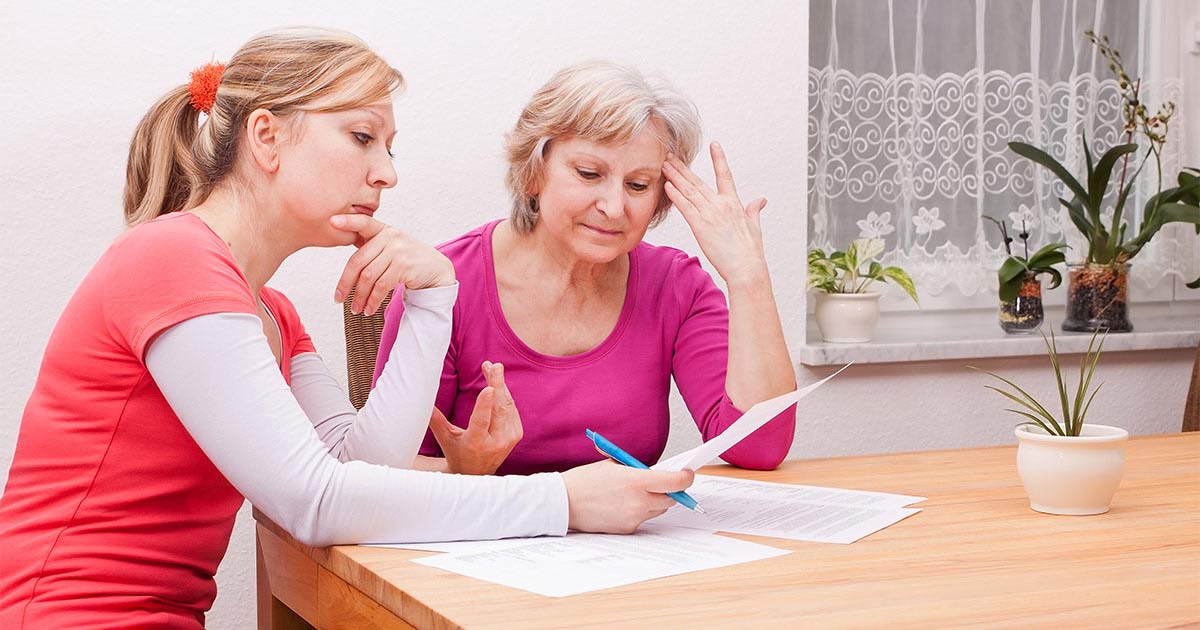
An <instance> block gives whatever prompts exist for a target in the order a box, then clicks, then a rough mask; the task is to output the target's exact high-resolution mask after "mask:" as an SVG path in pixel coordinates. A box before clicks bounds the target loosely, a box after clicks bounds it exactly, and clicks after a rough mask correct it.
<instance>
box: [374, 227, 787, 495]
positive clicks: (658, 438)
mask: <svg viewBox="0 0 1200 630" xmlns="http://www.w3.org/2000/svg"><path fill="white" fill-rule="evenodd" d="M499 223H500V221H499V220H497V221H493V222H491V223H488V224H486V225H484V226H482V227H479V228H476V229H474V230H472V231H470V232H468V233H466V234H464V235H462V236H460V237H459V238H457V239H454V240H452V241H450V242H448V243H445V244H443V245H441V246H439V247H438V249H440V250H441V251H442V253H443V254H445V255H446V256H447V257H448V258H450V260H451V261H452V262H453V263H454V268H455V272H456V273H457V275H458V282H459V289H458V303H457V304H455V306H454V328H453V332H452V333H451V337H450V348H449V350H448V352H447V354H446V364H445V367H444V369H443V370H442V383H441V388H440V390H439V392H438V396H437V407H438V409H440V410H442V412H443V413H445V414H446V417H447V418H449V419H450V421H451V422H453V423H454V424H456V425H459V426H464V427H465V426H466V423H467V420H468V418H470V416H471V410H472V409H473V408H474V405H475V398H476V396H478V395H479V392H480V391H481V390H482V389H483V388H484V387H486V385H487V382H486V380H485V379H484V377H483V373H482V370H481V368H480V366H481V364H482V363H483V362H484V361H485V360H486V361H493V362H499V363H503V364H504V375H505V380H506V381H507V383H508V387H509V390H510V391H511V392H512V395H513V398H514V399H515V401H516V403H517V408H518V409H519V410H520V412H521V421H522V424H523V427H524V434H525V435H524V437H523V438H522V439H521V441H520V442H519V443H518V444H517V446H516V448H514V449H513V451H512V453H510V454H509V456H508V459H507V460H505V462H504V464H502V465H501V466H500V469H499V470H498V471H497V474H530V473H535V472H546V471H564V470H567V469H570V468H573V467H575V466H578V465H581V464H586V463H589V462H594V461H597V460H599V459H601V458H602V456H601V455H600V454H599V453H597V452H596V450H595V448H594V447H593V446H592V443H591V441H590V440H588V439H587V437H585V435H584V430H585V429H593V430H595V431H597V432H599V433H600V434H601V435H603V436H604V437H606V438H608V439H609V440H611V441H613V442H614V443H616V444H618V445H619V446H621V447H622V448H624V449H625V450H626V451H628V452H629V453H630V454H631V455H633V456H634V457H637V458H638V459H639V460H641V461H642V462H645V463H646V464H652V463H654V462H657V461H658V459H659V457H660V456H661V455H662V452H663V449H664V448H665V447H666V444H667V432H668V430H669V428H670V420H671V414H670V409H669V408H668V405H667V397H668V395H669V394H670V391H671V377H672V376H673V377H674V378H675V383H676V385H677V386H678V388H679V392H680V394H682V396H683V399H684V401H685V402H686V403H687V406H688V409H689V410H690V411H691V414H692V417H693V418H694V419H695V421H696V425H697V426H698V427H699V429H700V433H701V435H702V437H703V438H704V439H705V440H709V439H711V438H713V437H715V436H717V435H719V434H720V433H721V431H723V430H724V429H725V427H727V426H729V425H730V424H731V423H732V422H733V421H734V420H736V419H737V418H738V417H739V416H740V415H741V414H742V411H741V410H739V409H737V408H736V407H734V406H733V404H732V403H731V402H730V401H729V397H728V396H727V395H726V394H725V368H726V365H727V358H728V344H729V309H728V307H727V306H726V304H725V296H724V294H723V293H721V291H720V289H718V288H717V286H716V285H715V284H714V283H713V281H712V278H711V277H709V275H708V273H707V272H705V271H704V269H703V268H702V267H701V266H700V262H699V261H698V260H697V259H696V258H695V257H693V256H688V255H687V254H686V253H684V252H682V251H680V250H677V249H674V248H670V247H659V246H655V245H650V244H648V243H644V242H643V243H640V244H639V245H638V246H637V247H635V248H634V249H633V251H632V252H630V253H629V283H628V286H627V288H626V294H625V304H624V306H623V308H622V310H621V315H620V317H619V319H618V320H617V324H616V326H615V327H614V328H613V331H612V332H611V333H610V334H609V336H608V338H607V339H605V340H604V341H603V342H602V343H601V344H600V345H598V346H596V347H595V348H593V349H591V350H589V351H587V352H584V353H582V354H576V355H571V356H566V357H555V356H548V355H545V354H542V353H540V352H537V351H535V350H533V349H531V348H530V347H529V346H527V345H525V343H524V342H522V341H521V339H520V338H518V337H517V335H516V333H514V332H513V330H512V328H510V327H509V325H508V322H507V321H506V320H505V318H504V313H503V312H502V310H501V308H500V300H499V296H498V293H497V289H496V272H495V267H494V266H493V258H492V232H493V231H494V230H495V227H496V225H497V224H499ZM403 310H404V306H403V303H402V300H396V299H394V300H392V302H391V305H390V306H389V308H388V310H387V314H386V323H385V324H384V329H383V336H382V339H381V342H380V345H379V357H378V360H377V362H376V365H375V378H379V374H380V373H381V372H382V370H383V366H384V363H385V362H386V361H387V358H388V353H389V350H390V349H391V346H392V343H393V342H394V341H395V337H396V331H397V328H398V327H399V324H400V315H401V313H403ZM795 424H796V412H795V407H794V406H793V407H789V408H788V409H787V410H786V411H784V412H783V413H781V414H780V415H779V416H778V417H776V418H775V419H773V420H771V421H770V422H768V423H767V424H766V425H765V426H763V427H762V428H760V429H759V430H758V431H756V432H755V433H754V434H752V435H751V436H750V437H748V438H746V439H745V440H743V441H742V442H741V443H739V444H738V445H737V446H735V447H733V448H731V449H729V450H728V451H726V453H725V454H724V455H723V458H724V459H725V460H726V461H728V462H729V463H731V464H734V465H736V466H740V467H743V468H758V469H770V468H774V467H776V466H778V465H779V463H780V462H781V461H783V459H784V458H785V457H786V456H787V453H788V449H789V448H790V447H791V444H792V434H793V431H794V430H795ZM421 452H422V453H423V454H425V455H434V456H440V455H441V449H440V448H439V447H438V444H437V442H436V441H435V440H434V439H433V435H432V434H427V435H426V437H425V444H424V446H423V447H422V449H421Z"/></svg>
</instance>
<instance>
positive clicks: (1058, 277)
mask: <svg viewBox="0 0 1200 630" xmlns="http://www.w3.org/2000/svg"><path fill="white" fill-rule="evenodd" d="M1045 273H1046V274H1048V275H1049V276H1050V289H1051V290H1053V289H1057V288H1058V285H1060V284H1062V274H1061V273H1059V272H1058V270H1057V269H1055V268H1053V267H1049V268H1047V269H1046V271H1045Z"/></svg>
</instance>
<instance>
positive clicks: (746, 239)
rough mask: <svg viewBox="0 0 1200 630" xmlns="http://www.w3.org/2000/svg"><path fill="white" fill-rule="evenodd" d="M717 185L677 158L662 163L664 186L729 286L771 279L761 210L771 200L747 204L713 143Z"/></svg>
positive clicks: (722, 152)
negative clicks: (711, 184)
mask: <svg viewBox="0 0 1200 630" xmlns="http://www.w3.org/2000/svg"><path fill="white" fill-rule="evenodd" d="M709 152H710V153H711V155H712V162H713V172H714V174H715V175H716V179H717V189H716V190H715V191H714V190H713V189H712V188H709V186H708V185H707V184H705V183H704V181H703V180H701V179H700V178H699V177H698V176H697V175H696V174H695V173H693V172H692V170H691V169H690V168H688V166H687V165H686V164H684V163H683V162H682V161H681V160H680V159H679V158H678V157H675V156H674V155H668V156H667V160H666V161H665V162H663V175H665V176H666V178H667V183H666V185H665V190H666V193H667V196H668V197H670V199H671V202H672V203H674V204H675V207H676V208H679V213H680V214H682V215H683V218H684V220H686V221H687V222H688V226H690V227H691V228H692V234H694V235H695V236H696V242H697V243H699V244H700V249H701V250H702V251H703V252H704V255H705V256H706V257H707V258H708V261H709V262H711V263H712V265H713V267H715V268H716V270H717V273H719V274H721V277H722V278H723V279H724V280H725V283H726V284H728V285H734V284H745V283H756V282H762V281H764V280H765V279H766V278H767V263H766V256H765V254H764V253H763V238H762V226H761V224H760V222H759V213H761V212H762V209H763V208H764V207H766V205H767V200H766V199H765V198H762V197H760V198H758V199H755V200H754V201H751V202H750V203H749V204H748V205H745V206H743V205H742V201H741V199H740V198H739V197H738V194H737V188H736V187H735V186H734V183H733V173H732V172H730V170H729V162H728V161H727V160H726V158H725V151H724V150H723V149H721V145H720V144H717V143H716V142H714V143H712V144H711V145H709Z"/></svg>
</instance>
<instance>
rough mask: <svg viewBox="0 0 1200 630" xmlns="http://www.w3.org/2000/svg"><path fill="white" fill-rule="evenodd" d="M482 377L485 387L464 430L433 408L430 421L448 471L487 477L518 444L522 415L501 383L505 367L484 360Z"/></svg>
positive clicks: (521, 432) (476, 400) (521, 430)
mask: <svg viewBox="0 0 1200 630" xmlns="http://www.w3.org/2000/svg"><path fill="white" fill-rule="evenodd" d="M483 375H484V377H485V378H487V383H488V385H487V387H485V388H483V390H482V391H480V392H479V397H478V398H476V399H475V409H474V410H473V411H472V412H471V419H470V420H469V421H468V423H467V428H465V429H464V428H462V427H459V426H455V425H454V424H451V422H450V421H449V420H447V419H446V416H444V415H442V412H440V411H438V410H437V409H436V408H435V409H434V410H433V417H432V418H430V419H429V428H430V429H431V430H432V431H433V437H434V438H436V439H437V441H438V444H439V445H441V447H442V452H443V453H444V454H445V455H446V466H447V469H448V470H449V472H452V473H462V474H465V475H490V474H492V473H494V472H496V469H497V468H499V467H500V464H502V463H504V459H505V458H506V457H508V454H509V453H510V452H512V450H513V447H515V446H516V445H517V442H519V441H521V436H522V435H523V429H522V428H521V414H520V413H518V412H517V405H516V403H514V402H513V398H512V395H511V394H510V393H509V391H508V386H507V385H506V384H505V383H504V366H503V365H501V364H499V363H491V362H490V361H484V362H483Z"/></svg>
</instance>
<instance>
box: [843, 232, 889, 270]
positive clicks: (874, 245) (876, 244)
mask: <svg viewBox="0 0 1200 630" xmlns="http://www.w3.org/2000/svg"><path fill="white" fill-rule="evenodd" d="M850 246H851V247H853V248H854V249H855V250H856V251H857V252H858V258H857V260H858V264H859V265H862V264H864V263H866V262H867V261H871V260H875V259H876V258H877V257H878V256H879V255H880V254H882V253H883V250H884V249H886V247H887V246H886V245H884V242H883V239H881V238H859V239H855V240H854V242H853V243H851V244H850Z"/></svg>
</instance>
